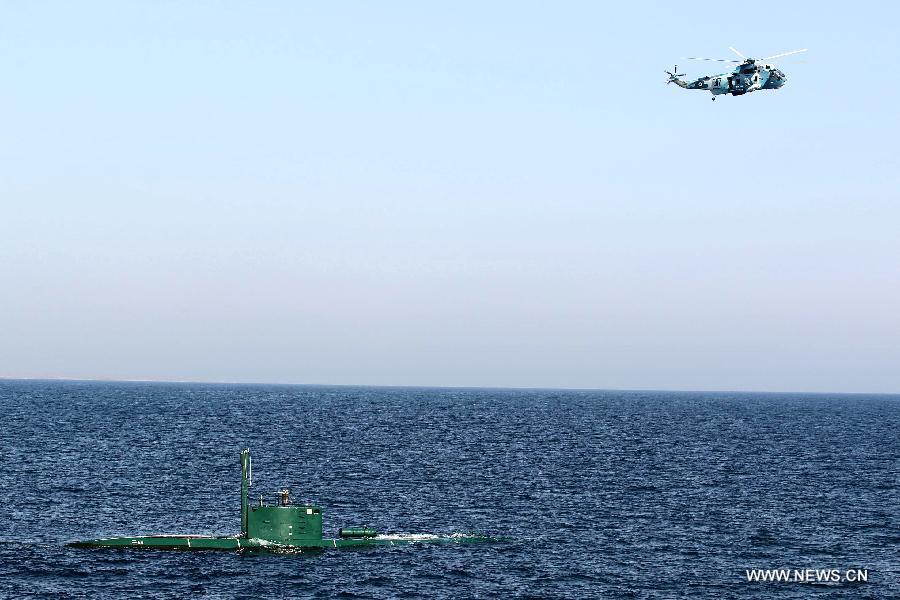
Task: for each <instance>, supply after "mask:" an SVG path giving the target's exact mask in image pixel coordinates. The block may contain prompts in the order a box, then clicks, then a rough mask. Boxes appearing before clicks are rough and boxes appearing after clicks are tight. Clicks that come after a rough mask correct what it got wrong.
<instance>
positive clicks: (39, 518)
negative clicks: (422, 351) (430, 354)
mask: <svg viewBox="0 0 900 600" xmlns="http://www.w3.org/2000/svg"><path fill="white" fill-rule="evenodd" d="M0 414H2V415H3V427H2V428H0V452H2V455H3V456H4V459H5V460H4V468H3V469H2V470H0V489H3V490H4V491H5V493H6V498H5V503H6V506H7V511H6V517H5V519H4V527H3V528H0V596H3V597H21V596H27V595H36V596H40V595H46V596H56V597H92V598H93V597H103V596H106V597H116V598H119V597H123V596H141V597H145V598H170V597H178V596H183V595H187V594H197V595H202V596H206V597H213V598H215V597H222V598H231V597H249V596H258V597H280V596H297V597H303V596H308V597H321V598H333V597H345V598H370V597H416V596H420V597H434V596H448V597H449V596H454V597H511V596H512V597H521V598H528V597H531V598H547V597H558V598H585V597H624V598H671V597H679V596H683V597H707V598H722V597H730V596H740V597H749V598H772V597H778V598H803V597H807V596H809V595H814V596H816V597H848V598H849V597H873V598H884V597H900V584H898V581H900V566H898V560H897V556H898V546H900V514H898V513H900V508H898V507H900V503H898V502H897V484H898V481H897V473H898V471H900V441H898V436H897V431H900V397H896V396H893V397H892V396H825V395H789V394H737V393H733V394H712V393H709V394H696V393H693V394H692V393H663V392H658V393H648V392H587V391H584V392H582V391H573V392H561V391H541V390H475V389H467V390H451V389H410V388H397V389H392V388H354V387H339V388H330V387H317V386H234V385H195V384H141V383H95V382H91V383H88V382H83V383H82V382H25V381H2V382H0ZM244 447H250V448H251V449H252V450H253V452H254V478H255V480H254V487H253V489H252V493H254V494H258V493H261V492H266V493H268V494H269V497H270V498H272V492H274V491H275V490H277V489H279V488H280V487H282V486H288V487H290V488H291V491H292V495H293V497H294V498H295V499H296V500H297V501H310V502H315V503H317V504H319V505H320V506H322V507H323V508H324V510H325V515H324V520H325V529H326V535H331V536H334V535H335V534H336V532H337V528H338V527H341V526H351V525H372V526H374V527H377V528H378V529H379V531H381V532H402V533H423V534H431V535H450V534H453V533H457V532H479V533H484V534H494V535H502V536H510V537H511V538H512V540H511V541H509V542H507V543H502V544H487V545H485V544H474V545H456V544H451V545H434V546H432V545H424V544H416V545H412V546H403V547H391V548H379V549H372V550H364V551H349V552H345V551H324V552H316V553H300V554H291V555H275V554H270V553H243V554H238V553H230V552H223V553H216V552H210V553H192V552H137V551H127V550H124V551H118V550H84V549H73V548H67V547H66V546H64V545H63V544H64V543H65V542H68V541H72V540H76V539H87V538H96V537H106V536H115V535H131V534H155V533H194V534H206V535H223V534H233V533H235V532H236V531H237V530H238V529H239V523H238V489H239V473H240V471H239V467H238V458H237V456H238V452H239V451H240V449H242V448H244ZM751 568H820V569H821V568H839V569H848V568H867V569H868V570H869V579H870V582H869V583H868V584H864V585H860V584H855V585H854V584H849V583H839V584H834V585H816V586H813V585H810V584H800V583H790V584H751V583H747V582H746V577H745V570H746V569H751ZM813 592H815V593H814V594H813Z"/></svg>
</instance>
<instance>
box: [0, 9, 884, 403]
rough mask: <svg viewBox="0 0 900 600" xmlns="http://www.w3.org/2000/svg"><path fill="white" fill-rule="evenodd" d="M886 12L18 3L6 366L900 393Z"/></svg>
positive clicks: (0, 62)
mask: <svg viewBox="0 0 900 600" xmlns="http://www.w3.org/2000/svg"><path fill="white" fill-rule="evenodd" d="M898 17H900V9H898V8H896V5H895V4H893V3H888V2H856V3H852V4H848V3H823V2H816V3H813V2H809V3H803V4H802V5H801V4H799V3H790V4H789V5H785V4H784V3H774V2H773V3H765V2H762V3H760V2H757V3H752V4H735V3H731V4H729V3H722V2H708V3H678V4H677V6H673V7H665V8H661V7H660V6H659V5H658V4H657V3H637V2H631V3H615V5H614V6H607V5H605V4H603V3H598V2H562V3H547V2H541V3H537V2H534V3H530V2H458V1H456V2H447V3H440V4H439V3H425V2H383V3H371V2H320V3H300V2H243V3H239V2H149V1H147V2H130V3H129V2H107V3H99V2H77V3H75V2H24V1H21V2H19V1H12V0H8V1H6V2H3V3H0V77H2V80H0V127H2V135H0V375H3V376H12V377H47V376H51V377H56V376H60V377H76V378H77V377H90V378H93V377H102V378H137V379H180V380H220V381H267V382H297V383H342V384H344V383H345V384H356V383H361V384H400V385H403V384H409V385H467V386H468V385H471V386H481V385H484V386H546V387H597V388H663V389H754V390H806V391H818V390H827V391H885V392H898V391H900V236H898V225H900V204H898V200H900V158H898V154H900V153H898V150H897V146H898V141H897V137H898V133H900V123H898V114H900V109H898V100H900V93H898V92H900V82H898V80H900V78H898V77H897V75H896V69H895V62H896V59H897V56H898V55H900V42H898V36H897V33H896V28H897V23H898ZM729 45H733V46H735V47H737V48H738V49H740V50H741V51H743V52H744V53H745V54H748V55H751V56H754V55H755V56H766V55H770V54H776V53H779V52H782V51H787V50H793V49H795V48H809V49H810V52H808V53H807V54H805V55H800V56H792V57H788V58H785V59H783V60H781V61H779V62H778V64H779V66H780V67H781V68H782V70H784V71H785V72H786V74H787V76H788V82H787V85H786V86H785V87H784V88H783V89H781V90H779V91H775V92H760V93H754V94H750V95H748V96H744V97H739V98H731V97H727V98H720V99H719V100H718V101H716V102H715V103H713V102H711V101H710V96H709V94H708V93H701V92H689V91H685V90H681V89H678V88H676V87H675V86H666V85H664V81H665V75H664V73H663V70H665V69H671V67H672V65H673V64H674V63H676V62H677V63H678V64H679V65H680V66H681V70H683V71H687V72H688V73H689V74H690V75H692V76H697V75H701V74H704V73H711V72H715V71H716V65H715V64H714V63H693V64H689V62H688V61H683V60H679V57H681V56H710V57H722V58H730V57H729V54H730V52H729V51H728V48H727V47H728V46H729Z"/></svg>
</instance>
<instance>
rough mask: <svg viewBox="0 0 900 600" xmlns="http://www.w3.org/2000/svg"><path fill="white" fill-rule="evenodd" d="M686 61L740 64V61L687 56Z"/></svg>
mask: <svg viewBox="0 0 900 600" xmlns="http://www.w3.org/2000/svg"><path fill="white" fill-rule="evenodd" d="M684 59H685V60H711V61H713V62H730V63H739V62H741V61H739V60H731V59H728V58H697V57H696V56H685V57H684Z"/></svg>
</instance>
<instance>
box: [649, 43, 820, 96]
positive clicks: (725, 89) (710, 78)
mask: <svg viewBox="0 0 900 600" xmlns="http://www.w3.org/2000/svg"><path fill="white" fill-rule="evenodd" d="M729 49H730V50H731V51H732V52H734V53H735V54H737V55H738V56H740V57H741V59H742V60H730V59H724V58H688V60H711V61H715V62H727V63H739V64H738V66H737V67H735V69H734V71H732V72H731V73H723V74H721V75H705V76H703V77H700V78H699V79H695V80H694V81H684V80H682V79H679V77H683V76H684V73H679V72H678V65H675V72H674V73H670V72H669V71H666V73H667V74H668V75H669V80H668V81H666V83H667V84H668V83H674V84H675V85H677V86H678V87H682V88H684V89H686V90H707V91H709V92H711V93H712V95H713V98H712V99H713V100H715V99H716V96H719V95H722V94H731V95H732V96H741V95H743V94H747V93H750V92H755V91H757V90H777V89H778V88H780V87H781V86H783V85H784V82H785V81H787V77H786V76H785V74H784V73H783V72H782V71H781V70H780V69H778V68H777V67H775V66H774V65H772V64H770V63H767V62H765V61H767V60H771V59H773V58H779V57H782V56H788V55H790V54H797V53H799V52H806V49H803V50H793V51H791V52H783V53H782V54H776V55H774V56H767V57H766V58H761V59H755V58H747V57H746V56H744V55H743V54H741V53H740V52H738V51H737V50H735V49H734V48H731V47H729Z"/></svg>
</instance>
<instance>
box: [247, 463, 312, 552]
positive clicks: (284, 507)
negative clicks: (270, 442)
mask: <svg viewBox="0 0 900 600" xmlns="http://www.w3.org/2000/svg"><path fill="white" fill-rule="evenodd" d="M251 485H253V462H252V460H251V459H250V450H249V449H246V450H243V451H241V537H242V538H244V539H258V540H264V541H266V542H271V543H274V544H287V545H292V546H302V545H306V544H309V545H319V544H320V543H321V542H322V509H321V508H319V507H318V506H313V505H299V504H298V505H294V504H291V503H290V495H289V492H288V491H287V490H282V491H281V493H280V494H279V495H280V502H279V503H278V504H276V505H267V504H264V503H263V500H262V497H260V501H259V505H254V506H250V501H249V493H250V486H251Z"/></svg>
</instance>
